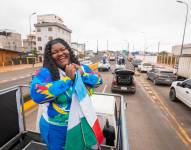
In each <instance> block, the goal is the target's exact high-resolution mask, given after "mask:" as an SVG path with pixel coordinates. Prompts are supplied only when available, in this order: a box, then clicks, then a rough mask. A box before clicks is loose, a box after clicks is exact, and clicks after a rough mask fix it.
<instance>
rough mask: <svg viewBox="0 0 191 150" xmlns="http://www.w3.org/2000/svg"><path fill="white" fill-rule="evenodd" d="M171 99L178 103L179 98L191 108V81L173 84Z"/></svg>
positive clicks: (170, 93)
mask: <svg viewBox="0 0 191 150" xmlns="http://www.w3.org/2000/svg"><path fill="white" fill-rule="evenodd" d="M169 97H170V100H172V101H176V100H177V98H178V99H179V100H180V101H182V102H183V103H185V104H186V105H188V106H189V107H190V108H191V79H187V80H184V81H175V82H173V83H172V85H171V88H170V92H169Z"/></svg>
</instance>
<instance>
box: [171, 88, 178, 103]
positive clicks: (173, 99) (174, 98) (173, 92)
mask: <svg viewBox="0 0 191 150" xmlns="http://www.w3.org/2000/svg"><path fill="white" fill-rule="evenodd" d="M169 98H170V100H171V101H176V100H177V98H176V91H175V89H174V88H171V89H170V92H169Z"/></svg>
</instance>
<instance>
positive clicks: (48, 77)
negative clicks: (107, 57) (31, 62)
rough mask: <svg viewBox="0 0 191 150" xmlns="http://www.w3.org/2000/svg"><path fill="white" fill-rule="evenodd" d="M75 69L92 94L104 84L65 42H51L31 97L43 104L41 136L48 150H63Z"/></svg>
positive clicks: (33, 85) (34, 83) (47, 46)
mask: <svg viewBox="0 0 191 150" xmlns="http://www.w3.org/2000/svg"><path fill="white" fill-rule="evenodd" d="M76 69H78V70H79V71H80V74H81V76H82V80H83V82H84V84H85V85H86V86H87V87H88V92H89V94H90V93H92V91H93V90H92V89H93V88H94V87H97V86H98V85H100V84H101V83H102V80H101V78H100V76H99V75H97V74H95V73H93V72H92V70H91V69H90V68H89V67H88V66H85V65H80V63H79V61H78V60H77V59H76V57H75V55H74V53H73V51H72V49H71V48H70V46H69V45H68V44H67V43H66V42H65V41H64V40H62V39H55V40H52V41H49V42H48V43H47V45H46V48H45V52H44V62H43V68H41V69H40V70H39V71H37V72H36V73H35V76H34V78H33V79H32V82H31V89H30V92H31V97H32V99H33V100H34V101H35V102H37V103H40V104H41V103H44V104H43V114H42V116H41V119H40V123H39V126H40V133H41V136H42V138H43V139H44V141H45V142H46V144H47V145H48V149H49V150H61V149H64V145H65V140H66V133H67V124H68V118H69V112H70V104H71V100H72V86H73V80H74V78H75V72H76Z"/></svg>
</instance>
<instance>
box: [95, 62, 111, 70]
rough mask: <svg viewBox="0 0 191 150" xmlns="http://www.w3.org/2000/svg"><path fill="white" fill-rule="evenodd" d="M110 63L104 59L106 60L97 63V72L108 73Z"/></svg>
mask: <svg viewBox="0 0 191 150" xmlns="http://www.w3.org/2000/svg"><path fill="white" fill-rule="evenodd" d="M110 67H111V65H110V63H109V61H108V60H107V59H106V60H101V61H100V62H99V63H98V71H109V70H110Z"/></svg>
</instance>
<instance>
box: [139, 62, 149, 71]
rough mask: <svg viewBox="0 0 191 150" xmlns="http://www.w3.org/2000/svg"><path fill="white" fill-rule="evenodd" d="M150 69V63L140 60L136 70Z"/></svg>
mask: <svg viewBox="0 0 191 150" xmlns="http://www.w3.org/2000/svg"><path fill="white" fill-rule="evenodd" d="M150 70H152V64H151V63H147V62H141V64H140V65H138V71H140V72H147V71H150Z"/></svg>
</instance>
